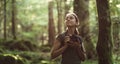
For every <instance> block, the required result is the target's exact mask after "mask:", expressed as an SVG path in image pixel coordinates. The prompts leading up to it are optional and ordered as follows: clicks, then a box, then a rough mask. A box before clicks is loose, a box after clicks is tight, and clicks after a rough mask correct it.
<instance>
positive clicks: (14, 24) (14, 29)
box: [12, 0, 16, 39]
mask: <svg viewBox="0 0 120 64" xmlns="http://www.w3.org/2000/svg"><path fill="white" fill-rule="evenodd" d="M15 12H16V11H15V0H12V35H13V39H16V22H15V19H16V16H15Z"/></svg>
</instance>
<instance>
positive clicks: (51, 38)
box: [48, 0, 55, 45]
mask: <svg viewBox="0 0 120 64" xmlns="http://www.w3.org/2000/svg"><path fill="white" fill-rule="evenodd" d="M53 5H54V2H53V1H52V0H51V1H49V5H48V10H49V14H48V15H49V23H48V25H49V27H48V32H49V33H48V34H49V41H48V43H50V45H52V43H53V42H54V39H55V25H54V18H53Z"/></svg>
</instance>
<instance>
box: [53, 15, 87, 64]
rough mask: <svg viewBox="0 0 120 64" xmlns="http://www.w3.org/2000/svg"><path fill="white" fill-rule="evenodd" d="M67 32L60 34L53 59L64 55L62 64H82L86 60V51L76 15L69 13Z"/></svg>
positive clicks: (66, 19)
mask: <svg viewBox="0 0 120 64" xmlns="http://www.w3.org/2000/svg"><path fill="white" fill-rule="evenodd" d="M65 24H66V26H67V30H66V31H65V32H64V33H62V34H59V35H58V36H57V38H56V40H55V42H54V43H53V47H52V50H51V59H54V58H56V57H58V56H59V55H62V61H61V64H81V61H84V60H85V50H84V47H83V45H82V40H81V38H80V36H79V32H78V30H77V26H78V25H79V20H78V17H77V15H76V14H75V13H68V14H67V15H66V17H65Z"/></svg>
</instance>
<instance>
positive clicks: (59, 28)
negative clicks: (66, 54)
mask: <svg viewBox="0 0 120 64" xmlns="http://www.w3.org/2000/svg"><path fill="white" fill-rule="evenodd" d="M56 3H57V11H58V25H57V26H58V34H60V33H61V32H62V22H63V16H62V1H61V0H56Z"/></svg>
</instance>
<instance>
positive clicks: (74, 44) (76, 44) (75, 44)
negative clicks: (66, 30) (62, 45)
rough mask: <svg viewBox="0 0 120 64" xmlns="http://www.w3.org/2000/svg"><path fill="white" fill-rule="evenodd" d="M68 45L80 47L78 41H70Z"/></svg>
mask: <svg viewBox="0 0 120 64" xmlns="http://www.w3.org/2000/svg"><path fill="white" fill-rule="evenodd" d="M68 45H69V46H70V47H74V48H80V47H81V45H80V43H79V42H73V41H70V42H69V44H68Z"/></svg>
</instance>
